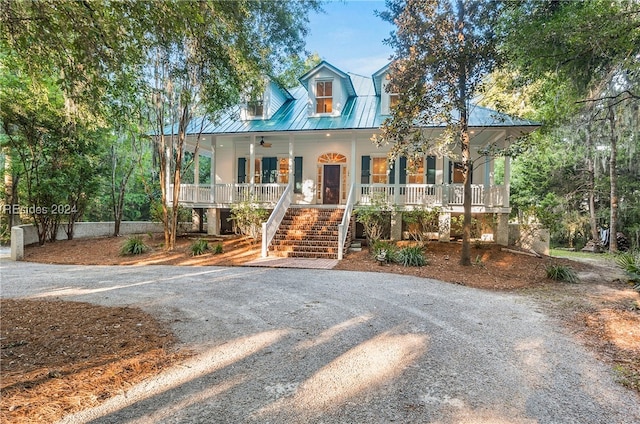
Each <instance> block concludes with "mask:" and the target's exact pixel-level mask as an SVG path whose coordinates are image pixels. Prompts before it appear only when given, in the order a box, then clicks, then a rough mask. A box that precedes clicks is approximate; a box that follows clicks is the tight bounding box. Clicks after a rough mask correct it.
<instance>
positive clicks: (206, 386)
mask: <svg viewBox="0 0 640 424" xmlns="http://www.w3.org/2000/svg"><path fill="white" fill-rule="evenodd" d="M0 265H1V269H0V276H1V282H2V283H1V284H2V286H1V295H2V297H44V298H48V297H51V298H54V297H55V298H60V299H64V300H73V301H85V302H92V303H96V304H100V305H118V306H123V305H130V306H138V307H141V308H142V309H144V310H145V311H147V312H150V313H152V314H153V315H155V316H156V317H158V318H160V319H161V320H164V321H166V322H169V323H170V325H171V327H172V328H173V330H174V332H175V334H176V335H177V336H178V338H179V339H180V340H181V342H182V343H184V345H185V346H186V347H188V348H191V349H194V350H195V351H196V352H198V354H197V355H196V356H195V357H194V358H193V359H192V360H190V361H189V362H187V363H185V364H181V365H179V366H176V367H173V368H171V369H169V370H167V371H165V372H163V373H162V374H160V375H158V376H157V377H155V378H153V379H151V380H149V381H146V382H145V383H143V384H140V385H138V386H135V387H134V388H132V389H131V390H130V391H128V392H127V393H125V394H123V395H121V396H117V397H115V398H112V399H110V400H109V401H107V402H106V403H105V404H103V405H102V406H100V407H98V408H94V409H92V410H88V411H84V412H82V413H79V414H76V415H74V416H71V417H68V418H67V419H65V420H63V422H66V423H86V422H90V423H212V422H219V423H244V422H249V423H253V422H256V423H308V422H315V423H388V422H399V423H434V422H437V423H463V422H468V423H637V422H640V399H639V398H638V396H637V395H636V394H634V393H633V392H631V391H628V390H626V389H625V388H623V387H621V386H619V385H617V384H616V383H615V381H614V379H615V376H614V375H613V373H612V372H611V371H610V370H609V369H608V367H606V366H605V365H603V364H601V363H600V362H598V361H597V360H596V359H594V357H593V356H592V355H591V354H590V353H588V352H586V351H585V350H584V349H583V348H582V347H580V346H579V345H577V344H576V342H575V341H573V340H572V339H571V337H570V336H569V335H567V334H565V333H564V332H563V331H562V330H561V329H560V328H559V327H558V326H557V324H556V323H554V322H553V321H552V320H550V319H548V318H546V317H545V315H544V314H543V313H542V312H541V309H540V308H538V307H537V306H536V304H535V303H534V302H533V301H532V300H530V299H527V298H524V297H520V296H517V295H513V294H505V293H494V292H487V291H480V290H476V289H471V288H466V287H462V286H456V285H452V284H445V283H440V282H437V281H432V280H425V279H420V278H415V277H406V276H399V275H391V274H381V273H358V272H346V271H326V270H322V271H320V270H293V269H264V268H222V267H167V266H150V267H142V266H141V267H99V266H56V265H41V264H32V263H24V262H23V263H14V262H10V261H7V260H2V262H1V264H0Z"/></svg>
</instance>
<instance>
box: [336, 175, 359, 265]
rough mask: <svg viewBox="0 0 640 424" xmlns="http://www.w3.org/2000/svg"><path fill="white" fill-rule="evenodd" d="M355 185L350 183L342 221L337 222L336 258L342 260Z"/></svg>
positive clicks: (353, 200) (353, 201)
mask: <svg viewBox="0 0 640 424" xmlns="http://www.w3.org/2000/svg"><path fill="white" fill-rule="evenodd" d="M355 193H356V185H355V184H353V185H351V188H350V189H349V195H348V196H347V204H346V207H345V208H344V213H343V214H342V222H341V223H340V224H338V260H342V258H343V256H344V244H345V243H346V241H347V234H348V233H349V223H350V221H351V212H352V211H353V204H354V203H355V197H356V196H355Z"/></svg>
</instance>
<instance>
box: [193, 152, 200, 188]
mask: <svg viewBox="0 0 640 424" xmlns="http://www.w3.org/2000/svg"><path fill="white" fill-rule="evenodd" d="M199 150H200V149H196V150H195V152H193V184H195V186H196V193H198V187H199V186H200V151H199ZM196 197H197V194H196ZM197 200H200V199H197Z"/></svg>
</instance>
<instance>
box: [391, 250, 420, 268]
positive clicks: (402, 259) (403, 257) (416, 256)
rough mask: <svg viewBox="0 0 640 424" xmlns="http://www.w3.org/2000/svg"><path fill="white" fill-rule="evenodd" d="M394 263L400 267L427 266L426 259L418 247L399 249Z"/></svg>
mask: <svg viewBox="0 0 640 424" xmlns="http://www.w3.org/2000/svg"><path fill="white" fill-rule="evenodd" d="M396 262H398V263H399V264H400V265H402V266H424V265H426V264H427V258H425V257H424V252H423V251H422V247H420V246H407V247H403V248H402V249H400V251H399V252H398V254H397V258H396Z"/></svg>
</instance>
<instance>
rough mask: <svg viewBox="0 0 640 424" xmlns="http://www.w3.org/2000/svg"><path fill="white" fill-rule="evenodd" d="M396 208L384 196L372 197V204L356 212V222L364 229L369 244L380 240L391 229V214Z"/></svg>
mask: <svg viewBox="0 0 640 424" xmlns="http://www.w3.org/2000/svg"><path fill="white" fill-rule="evenodd" d="M393 210H394V208H393V205H391V204H390V203H389V202H387V201H386V199H385V197H384V194H382V193H374V194H372V195H371V204H369V205H364V206H360V207H358V209H356V211H355V216H356V221H357V222H359V223H361V224H362V226H363V227H364V232H365V235H366V237H367V241H368V242H369V244H373V243H375V242H376V241H378V240H380V239H381V238H382V237H383V235H384V233H388V232H389V228H390V227H391V212H393Z"/></svg>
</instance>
